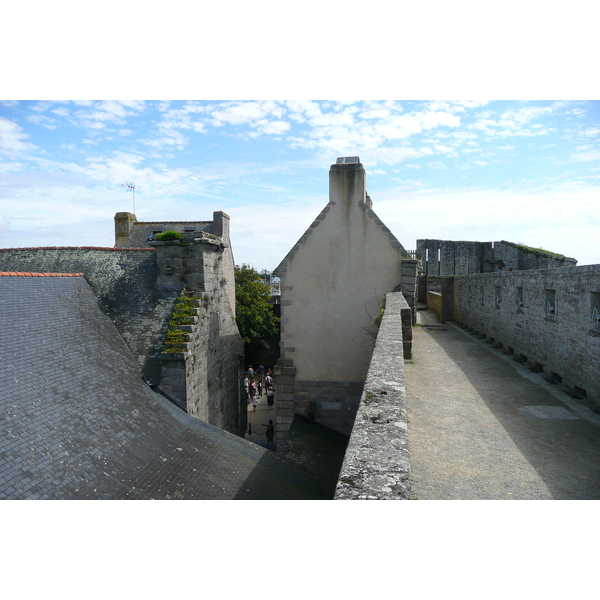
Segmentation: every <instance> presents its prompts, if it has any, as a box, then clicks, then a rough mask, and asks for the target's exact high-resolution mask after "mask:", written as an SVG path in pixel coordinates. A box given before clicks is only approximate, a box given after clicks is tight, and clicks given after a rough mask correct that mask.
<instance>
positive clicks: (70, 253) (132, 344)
mask: <svg viewBox="0 0 600 600" xmlns="http://www.w3.org/2000/svg"><path fill="white" fill-rule="evenodd" d="M0 270H2V271H30V272H36V273H74V272H75V273H83V275H84V277H85V279H86V281H87V283H88V285H89V286H90V288H91V289H92V291H93V292H94V294H95V295H96V297H97V298H98V300H99V302H100V306H101V308H102V310H103V311H104V312H105V313H106V314H107V315H108V316H109V317H110V318H111V319H112V321H113V323H114V324H115V326H116V328H117V330H118V331H119V333H120V334H121V336H122V337H123V339H124V340H125V342H126V344H127V345H128V347H129V349H130V350H131V352H132V353H133V355H134V356H135V358H136V360H137V361H138V364H139V365H140V369H141V370H142V373H143V374H144V376H145V377H146V378H147V379H150V380H153V381H156V380H157V379H158V376H159V373H160V353H161V349H162V342H163V338H164V335H165V332H166V328H167V322H168V318H169V316H170V315H171V313H172V311H173V305H174V303H175V300H176V299H177V297H178V295H179V291H180V288H173V287H165V286H157V285H156V278H157V263H156V254H155V252H154V250H153V249H152V248H127V249H121V248H98V247H71V248H58V247H51V248H9V249H2V250H0Z"/></svg>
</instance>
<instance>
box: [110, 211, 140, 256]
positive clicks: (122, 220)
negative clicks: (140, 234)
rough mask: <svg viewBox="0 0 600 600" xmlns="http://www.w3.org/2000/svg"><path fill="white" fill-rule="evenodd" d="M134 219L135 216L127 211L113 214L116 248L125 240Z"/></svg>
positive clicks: (135, 219)
mask: <svg viewBox="0 0 600 600" xmlns="http://www.w3.org/2000/svg"><path fill="white" fill-rule="evenodd" d="M136 221H137V218H136V216H135V215H134V214H132V213H129V212H119V213H117V214H116V215H115V246H116V247H117V248H118V247H119V246H121V245H122V244H123V243H125V242H127V240H128V239H129V235H130V234H131V230H132V229H133V224H134V223H135V222H136Z"/></svg>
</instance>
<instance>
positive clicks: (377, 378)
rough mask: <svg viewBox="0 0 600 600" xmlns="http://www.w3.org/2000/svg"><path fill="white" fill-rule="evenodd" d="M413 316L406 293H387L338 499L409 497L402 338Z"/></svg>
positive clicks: (345, 458) (342, 471) (337, 492)
mask: <svg viewBox="0 0 600 600" xmlns="http://www.w3.org/2000/svg"><path fill="white" fill-rule="evenodd" d="M410 315H411V309H410V307H409V306H408V303H407V302H406V300H405V299H404V297H403V296H402V294H400V293H390V294H387V298H386V309H385V314H384V316H383V320H382V322H381V326H380V328H379V333H378V335H377V341H376V343H375V350H374V351H373V356H372V358H371V363H370V365H369V370H368V373H367V378H366V381H365V385H364V390H363V393H362V396H361V399H360V404H359V407H358V411H357V413H356V418H355V421H354V426H353V428H352V433H351V435H350V440H349V442H348V447H347V449H346V454H345V457H344V462H343V464H342V468H341V471H340V475H339V478H338V483H337V487H336V491H335V496H334V499H335V500H363V499H381V500H386V499H387V500H390V499H395V500H409V499H410V463H409V450H408V426H407V421H406V389H405V380H404V358H405V356H404V353H403V339H402V331H403V327H402V323H403V321H406V318H408V319H409V322H410V318H411V317H410ZM403 316H404V319H403Z"/></svg>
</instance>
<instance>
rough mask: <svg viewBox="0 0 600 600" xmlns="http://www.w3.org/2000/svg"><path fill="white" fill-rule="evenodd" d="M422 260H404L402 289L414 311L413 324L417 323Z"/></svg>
mask: <svg viewBox="0 0 600 600" xmlns="http://www.w3.org/2000/svg"><path fill="white" fill-rule="evenodd" d="M421 268H422V267H421V261H420V260H408V259H403V260H402V283H401V284H400V290H395V291H401V292H402V294H403V295H404V297H405V298H406V301H407V302H408V305H409V306H410V308H411V309H412V311H413V320H412V323H413V325H416V323H417V296H418V282H419V277H418V276H419V270H420V269H421Z"/></svg>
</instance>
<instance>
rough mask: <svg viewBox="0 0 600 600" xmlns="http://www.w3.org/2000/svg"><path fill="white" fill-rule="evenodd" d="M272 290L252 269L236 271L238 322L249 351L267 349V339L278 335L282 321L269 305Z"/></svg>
mask: <svg viewBox="0 0 600 600" xmlns="http://www.w3.org/2000/svg"><path fill="white" fill-rule="evenodd" d="M270 297H271V290H270V288H269V286H268V284H266V283H265V282H264V281H263V280H262V279H261V277H260V275H259V274H258V272H257V271H256V270H255V269H253V268H252V267H250V266H249V265H242V266H241V267H239V266H236V267H235V302H236V309H235V310H236V322H237V326H238V329H239V330H240V334H241V336H242V338H244V344H246V346H247V348H248V349H250V350H253V349H254V350H255V349H258V348H268V347H269V344H268V342H267V338H269V337H270V336H272V335H273V334H274V333H276V332H277V324H278V323H279V319H278V318H277V317H276V316H275V314H274V313H273V306H272V305H271V304H270V303H269V299H270Z"/></svg>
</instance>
